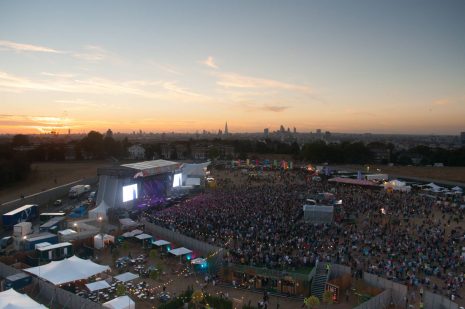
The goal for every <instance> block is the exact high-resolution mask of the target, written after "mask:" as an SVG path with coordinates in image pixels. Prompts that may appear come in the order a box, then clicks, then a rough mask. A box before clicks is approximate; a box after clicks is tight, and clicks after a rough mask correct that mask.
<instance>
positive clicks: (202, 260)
mask: <svg viewBox="0 0 465 309" xmlns="http://www.w3.org/2000/svg"><path fill="white" fill-rule="evenodd" d="M206 261H207V260H206V259H204V258H196V259H193V260H192V261H191V264H196V265H202V264H204V263H205V262H206Z"/></svg>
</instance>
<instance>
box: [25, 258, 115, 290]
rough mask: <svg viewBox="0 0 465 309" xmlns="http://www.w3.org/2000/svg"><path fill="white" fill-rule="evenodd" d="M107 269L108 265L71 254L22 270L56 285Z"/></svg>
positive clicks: (85, 277)
mask: <svg viewBox="0 0 465 309" xmlns="http://www.w3.org/2000/svg"><path fill="white" fill-rule="evenodd" d="M109 269H110V267H108V266H106V265H99V264H96V263H94V262H92V261H91V260H84V259H81V258H78V257H77V256H72V257H70V258H67V259H64V260H61V261H52V262H50V263H48V264H46V265H42V266H37V267H31V268H26V269H24V271H26V272H28V273H31V274H33V275H36V276H37V277H40V278H42V279H44V280H47V281H49V282H51V283H53V284H55V285H58V284H63V283H67V282H72V281H76V280H82V279H87V278H89V277H91V276H93V275H96V274H99V273H101V272H104V271H107V270H109Z"/></svg>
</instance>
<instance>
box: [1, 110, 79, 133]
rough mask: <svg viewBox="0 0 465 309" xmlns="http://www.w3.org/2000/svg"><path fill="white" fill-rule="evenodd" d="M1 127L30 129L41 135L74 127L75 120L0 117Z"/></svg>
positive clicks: (20, 116) (17, 116) (18, 116)
mask: <svg viewBox="0 0 465 309" xmlns="http://www.w3.org/2000/svg"><path fill="white" fill-rule="evenodd" d="M0 127H12V128H18V127H21V128H29V129H34V130H37V131H38V132H41V133H48V132H50V131H52V130H57V129H62V130H63V129H69V128H72V127H74V126H73V120H72V119H69V118H66V117H55V116H30V115H5V114H3V115H0Z"/></svg>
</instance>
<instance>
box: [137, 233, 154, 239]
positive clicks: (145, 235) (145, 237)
mask: <svg viewBox="0 0 465 309" xmlns="http://www.w3.org/2000/svg"><path fill="white" fill-rule="evenodd" d="M136 238H137V239H140V240H144V239H149V238H152V235H149V234H139V235H137V236H136Z"/></svg>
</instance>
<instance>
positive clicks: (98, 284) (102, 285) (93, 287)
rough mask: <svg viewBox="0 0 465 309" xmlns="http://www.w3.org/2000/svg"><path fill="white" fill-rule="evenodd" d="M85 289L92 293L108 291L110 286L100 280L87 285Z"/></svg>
mask: <svg viewBox="0 0 465 309" xmlns="http://www.w3.org/2000/svg"><path fill="white" fill-rule="evenodd" d="M86 287H87V288H88V289H89V291H91V292H93V291H98V290H102V289H108V288H109V287H110V285H109V284H108V283H107V282H106V281H105V280H100V281H95V282H92V283H87V284H86Z"/></svg>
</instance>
